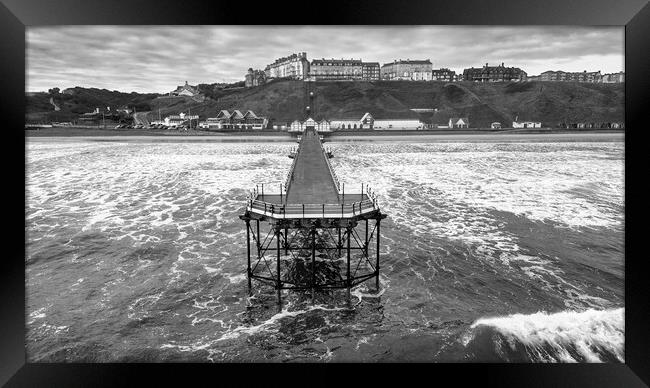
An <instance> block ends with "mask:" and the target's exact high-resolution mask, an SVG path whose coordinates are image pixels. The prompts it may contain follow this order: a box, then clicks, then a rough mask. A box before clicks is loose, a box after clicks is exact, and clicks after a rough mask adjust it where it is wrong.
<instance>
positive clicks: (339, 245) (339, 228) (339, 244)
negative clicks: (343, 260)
mask: <svg viewBox="0 0 650 388" xmlns="http://www.w3.org/2000/svg"><path fill="white" fill-rule="evenodd" d="M337 229H338V230H339V243H338V245H337V246H338V247H339V257H341V226H340V225H339V227H338V228H337Z"/></svg>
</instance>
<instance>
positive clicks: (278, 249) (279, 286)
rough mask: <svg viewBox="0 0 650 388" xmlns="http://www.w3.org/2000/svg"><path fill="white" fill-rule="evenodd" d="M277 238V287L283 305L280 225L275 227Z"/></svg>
mask: <svg viewBox="0 0 650 388" xmlns="http://www.w3.org/2000/svg"><path fill="white" fill-rule="evenodd" d="M275 240H276V248H277V254H278V255H277V258H278V263H277V264H278V265H277V267H278V268H277V271H278V275H277V276H278V277H277V288H278V305H282V293H281V290H282V280H281V279H280V275H281V273H280V227H279V226H278V227H277V228H275Z"/></svg>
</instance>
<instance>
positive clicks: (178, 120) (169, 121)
mask: <svg viewBox="0 0 650 388" xmlns="http://www.w3.org/2000/svg"><path fill="white" fill-rule="evenodd" d="M198 119H199V116H198V115H192V116H190V115H186V114H185V113H183V112H181V113H179V114H177V115H171V116H167V117H165V120H164V121H163V122H162V124H163V125H166V126H168V127H177V126H179V125H186V124H189V122H190V120H198ZM154 123H156V122H152V124H154Z"/></svg>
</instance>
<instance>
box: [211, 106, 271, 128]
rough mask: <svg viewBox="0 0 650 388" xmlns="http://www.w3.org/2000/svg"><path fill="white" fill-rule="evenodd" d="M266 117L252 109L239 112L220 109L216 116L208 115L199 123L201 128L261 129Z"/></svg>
mask: <svg viewBox="0 0 650 388" xmlns="http://www.w3.org/2000/svg"><path fill="white" fill-rule="evenodd" d="M267 124H268V119H267V118H266V117H262V116H258V115H256V114H255V112H253V111H252V110H248V111H246V113H243V114H242V113H241V111H239V110H237V109H235V110H234V111H233V112H232V113H230V112H228V111H227V110H225V109H224V110H221V111H220V112H219V113H218V114H217V117H209V118H207V119H206V120H205V121H203V122H202V123H200V124H199V127H201V128H203V129H244V130H251V129H257V130H261V129H264V128H266V126H267Z"/></svg>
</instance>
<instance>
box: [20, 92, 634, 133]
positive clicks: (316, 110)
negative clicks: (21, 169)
mask: <svg viewBox="0 0 650 388" xmlns="http://www.w3.org/2000/svg"><path fill="white" fill-rule="evenodd" d="M624 87H625V85H624V84H586V83H583V84H578V83H560V82H523V83H489V84H480V83H472V82H456V83H443V82H409V81H379V82H319V83H313V84H311V85H308V84H307V83H304V82H302V81H276V82H271V83H269V84H266V85H263V86H259V87H255V88H249V89H246V88H242V89H234V90H230V91H227V92H223V93H222V94H221V95H219V96H215V99H210V98H208V99H206V100H205V101H204V102H202V103H197V102H196V101H193V100H191V99H189V98H183V97H178V98H165V97H163V98H157V96H156V95H135V96H134V95H132V94H129V95H126V96H124V97H130V98H131V99H132V100H131V101H135V102H137V103H139V104H142V105H143V106H142V107H143V108H144V107H145V106H146V107H147V108H149V109H150V119H157V118H158V115H159V114H160V116H161V117H164V116H166V115H169V114H178V113H179V112H181V111H184V112H187V111H188V109H191V112H192V114H198V115H199V116H200V117H201V119H204V118H206V117H214V116H215V115H216V114H217V113H218V112H219V110H221V109H228V110H233V109H239V110H241V111H246V110H249V109H250V110H253V111H255V112H256V113H257V114H259V115H264V116H267V117H268V118H269V119H270V120H271V121H274V122H290V121H292V120H295V119H300V118H304V112H305V110H304V109H305V106H307V105H308V98H307V95H308V90H311V91H313V92H314V95H315V99H314V106H313V107H312V110H311V115H312V116H313V117H314V118H316V119H321V118H327V119H335V118H344V117H345V118H347V117H356V118H360V117H361V116H362V115H363V114H364V113H365V112H370V113H371V114H372V115H373V116H374V117H375V118H398V117H413V116H415V117H418V115H415V114H414V113H413V112H412V111H410V110H409V109H412V108H427V109H437V111H436V112H435V113H428V114H421V115H419V117H420V118H421V119H423V120H425V121H427V122H433V123H437V124H446V123H447V121H448V120H449V118H450V117H468V118H469V121H470V125H471V127H489V125H490V123H492V122H494V121H499V122H501V123H503V124H506V125H510V123H511V122H512V120H514V119H515V118H516V117H518V118H519V120H534V121H541V122H542V123H543V124H544V125H548V126H556V125H557V124H558V123H560V122H581V121H585V122H614V121H617V122H622V121H624ZM308 88H311V89H308ZM87 90H92V89H87ZM135 97H139V98H135ZM54 100H55V102H56V103H57V104H58V105H60V106H61V111H60V112H56V113H58V114H61V113H65V111H66V109H67V106H66V101H61V102H60V101H59V100H58V99H57V97H55V98H54ZM28 101H29V97H28ZM93 102H94V101H93ZM87 106H88V107H90V106H93V104H87ZM33 109H47V110H48V111H50V112H52V111H53V107H52V105H51V104H50V103H49V101H48V100H47V99H46V100H45V101H42V102H39V104H32V105H30V104H28V112H31V113H34V111H33ZM84 109H87V108H84ZM141 110H143V109H140V108H138V111H141ZM86 111H87V110H86Z"/></svg>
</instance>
